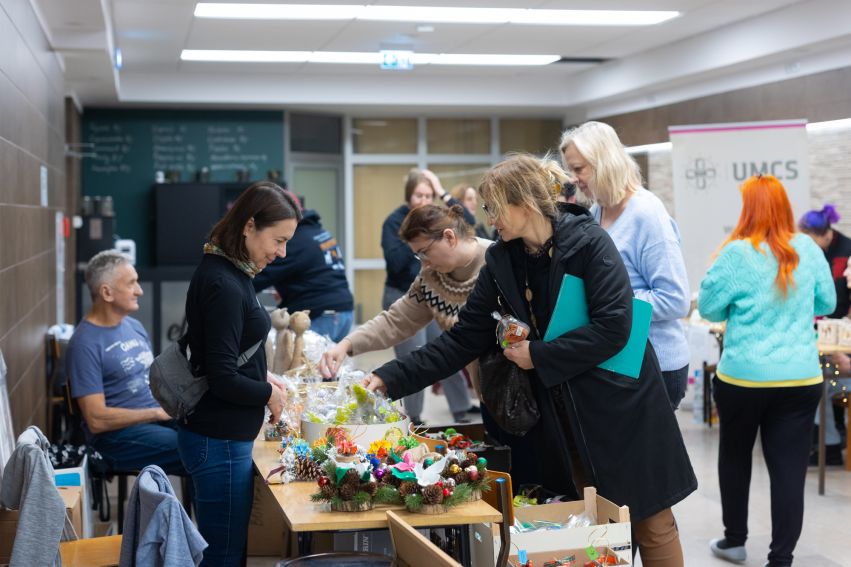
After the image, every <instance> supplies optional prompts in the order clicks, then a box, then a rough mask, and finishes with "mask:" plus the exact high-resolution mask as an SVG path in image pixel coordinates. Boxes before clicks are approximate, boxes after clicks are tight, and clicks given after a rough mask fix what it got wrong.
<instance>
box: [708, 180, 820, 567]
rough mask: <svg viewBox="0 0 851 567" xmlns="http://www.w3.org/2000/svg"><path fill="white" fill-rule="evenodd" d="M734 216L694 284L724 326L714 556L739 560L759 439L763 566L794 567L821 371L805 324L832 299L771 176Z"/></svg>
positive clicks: (755, 185)
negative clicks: (764, 501) (765, 502)
mask: <svg viewBox="0 0 851 567" xmlns="http://www.w3.org/2000/svg"><path fill="white" fill-rule="evenodd" d="M741 191H742V213H741V216H740V217H739V222H738V225H737V226H736V228H735V229H733V232H732V233H731V235H730V237H729V238H728V239H727V240H726V242H725V243H724V244H723V245H722V248H721V250H720V252H719V253H718V256H717V258H716V259H715V261H714V262H713V264H712V266H711V267H710V268H709V272H708V273H707V274H706V278H705V279H704V280H703V282H702V283H701V285H700V295H699V297H698V309H699V310H700V314H701V315H702V316H703V317H705V318H706V319H708V320H710V321H727V330H726V333H725V335H724V351H723V353H722V355H721V361H720V362H719V363H718V371H717V376H716V378H715V380H714V381H713V385H712V386H713V393H714V397H715V402H716V404H717V407H718V417H719V420H720V442H719V449H718V481H719V484H720V488H721V507H722V515H723V517H722V519H723V522H724V538H722V539H716V540H713V541H712V542H711V543H710V549H711V550H712V553H713V554H714V555H716V556H717V557H720V558H722V559H725V560H727V561H731V562H734V563H744V561H745V560H746V558H747V554H746V552H745V541H746V539H747V534H748V529H747V518H748V490H749V486H750V480H751V466H752V459H753V445H754V442H755V440H756V435H757V433H759V434H760V437H761V440H762V450H763V454H764V455H765V464H766V466H767V467H768V473H769V477H770V479H771V524H772V531H771V545H770V546H769V553H768V563H767V564H766V565H767V567H787V566H790V565H792V552H793V551H794V549H795V545H796V543H797V542H798V537H799V536H800V535H801V526H802V524H803V517H804V481H805V479H806V472H807V463H808V460H809V451H810V439H811V436H812V428H813V417H814V416H815V411H816V407H817V405H818V402H819V398H820V397H821V382H822V374H821V365H820V363H819V358H818V351H817V349H816V335H815V332H814V330H813V319H814V317H815V316H817V315H826V314H828V313H831V312H833V310H834V308H835V306H836V290H835V288H834V284H833V278H832V276H831V273H830V268H829V266H828V265H827V261H826V260H825V258H824V254H823V253H822V251H821V249H820V248H819V247H818V246H817V245H816V244H815V242H813V240H812V239H811V238H810V237H809V236H806V235H804V234H796V233H795V222H794V219H793V216H792V207H791V206H790V204H789V199H788V197H787V196H786V191H785V189H784V188H783V185H782V184H781V183H780V181H778V180H777V179H776V178H775V177H773V176H770V175H762V176H756V177H751V178H750V179H748V180H747V181H745V182H744V184H742V188H741Z"/></svg>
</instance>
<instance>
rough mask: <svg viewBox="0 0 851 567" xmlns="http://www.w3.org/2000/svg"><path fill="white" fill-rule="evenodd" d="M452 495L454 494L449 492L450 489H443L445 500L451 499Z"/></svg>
mask: <svg viewBox="0 0 851 567" xmlns="http://www.w3.org/2000/svg"><path fill="white" fill-rule="evenodd" d="M450 494H452V493H451V492H450V491H449V489H448V488H444V489H443V497H444V498H449V495H450Z"/></svg>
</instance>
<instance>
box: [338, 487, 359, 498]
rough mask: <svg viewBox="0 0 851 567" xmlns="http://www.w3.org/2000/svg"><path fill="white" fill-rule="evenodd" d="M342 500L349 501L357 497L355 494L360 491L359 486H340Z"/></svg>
mask: <svg viewBox="0 0 851 567" xmlns="http://www.w3.org/2000/svg"><path fill="white" fill-rule="evenodd" d="M339 490H340V498H342V499H343V500H346V501H349V500H351V499H352V498H354V496H355V492H357V491H358V485H356V484H342V485H340V489H339Z"/></svg>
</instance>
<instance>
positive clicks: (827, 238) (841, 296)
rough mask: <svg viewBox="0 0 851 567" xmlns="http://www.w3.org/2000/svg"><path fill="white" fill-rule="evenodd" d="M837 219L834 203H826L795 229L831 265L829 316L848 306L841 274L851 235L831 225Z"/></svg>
mask: <svg viewBox="0 0 851 567" xmlns="http://www.w3.org/2000/svg"><path fill="white" fill-rule="evenodd" d="M839 218H840V217H839V213H837V212H836V208H834V206H833V205H825V206H824V207H823V208H822V209H821V210H820V211H808V212H807V213H806V214H804V215H803V216H802V217H801V218H800V220H799V221H798V229H799V230H800V231H801V232H803V233H804V234H806V235H808V236H809V237H810V238H812V239H813V240H814V241H815V243H816V244H818V246H819V248H821V249H822V250H823V251H824V256H825V258H827V263H828V264H829V265H830V269H831V272H832V274H833V281H834V283H835V286H836V309H835V310H834V311H833V313H831V314H830V315H828V317H830V318H832V319H841V318H842V317H845V316H847V315H848V311H849V308H851V301H849V297H848V288H847V287H846V284H845V276H844V275H843V273H844V272H845V268H846V266H847V265H848V258H849V257H851V238H848V237H847V236H845V235H844V234H842V233H841V232H839V231H838V230H836V229H834V228H833V224H835V223H837V222H839Z"/></svg>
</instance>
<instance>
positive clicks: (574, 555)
mask: <svg viewBox="0 0 851 567" xmlns="http://www.w3.org/2000/svg"><path fill="white" fill-rule="evenodd" d="M594 551H596V552H597V553H598V554H599V555H600V556H602V555H603V554H605V555H607V556H614V557H615V558H616V561H617V563H607V564H608V565H631V564H632V563H631V562H630V561H627V560H625V559H623V558H622V557H619V556H617V553H616V552H615V551H612V550H611V549H610V548H605V547H597V548H595V549H594ZM526 559H527V560H529V561H531V562H532V565H535V567H542V566H543V565H545V564H546V563H547V562H549V561H555V560H563V559H567V561H566V562H565V565H570V566H571V567H583V566H584V565H585V563H586V562H587V561H591V558H590V557H588V553H587V552H586V550H585V549H564V550H556V551H542V552H538V553H529V554H528V555H527V557H526ZM570 559H572V560H573V562H571V561H570ZM508 561H509V563H510V564H513V565H519V560H518V559H517V555H511V556H509V558H508Z"/></svg>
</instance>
